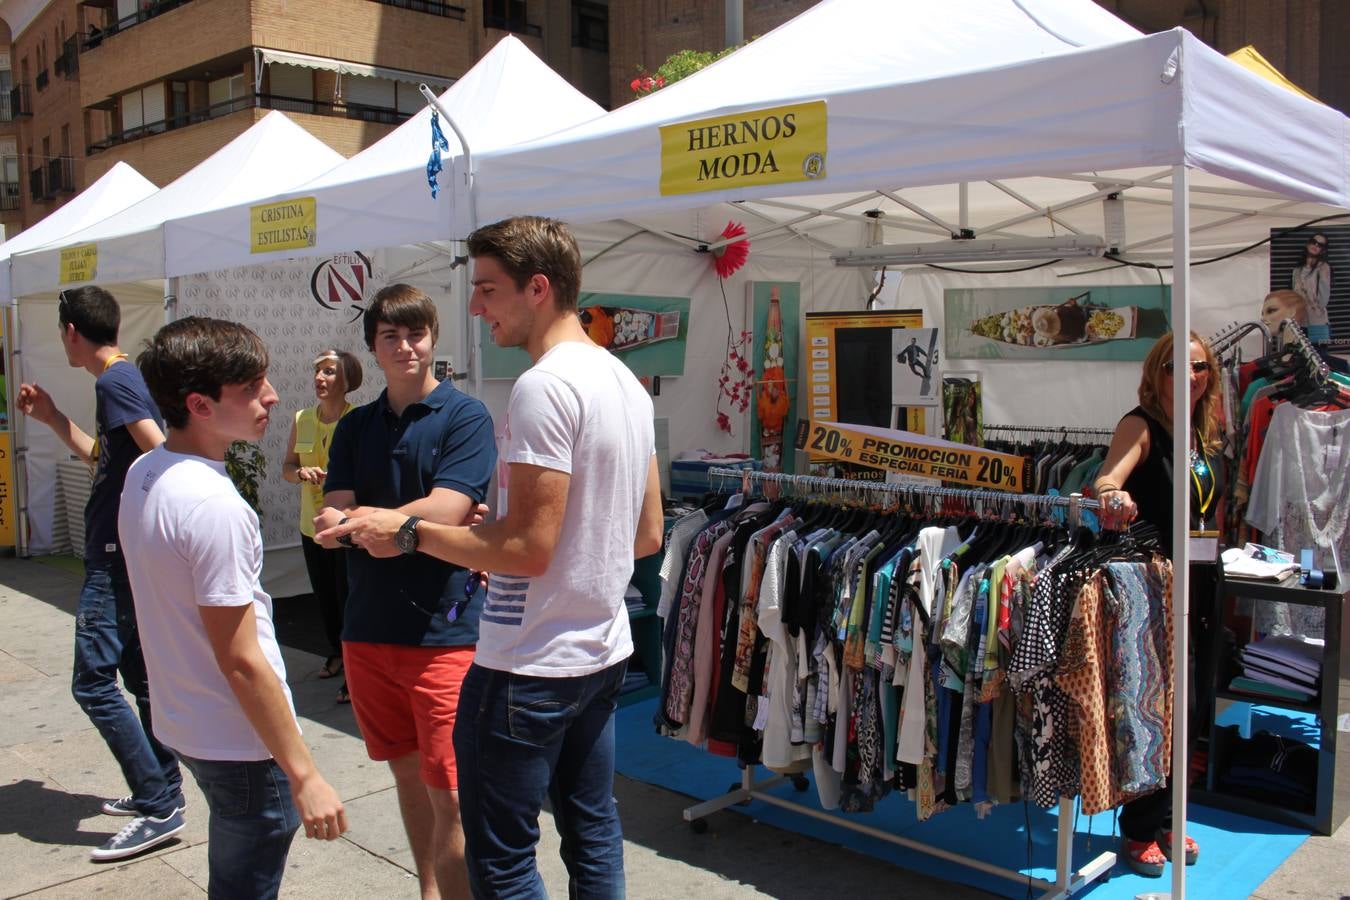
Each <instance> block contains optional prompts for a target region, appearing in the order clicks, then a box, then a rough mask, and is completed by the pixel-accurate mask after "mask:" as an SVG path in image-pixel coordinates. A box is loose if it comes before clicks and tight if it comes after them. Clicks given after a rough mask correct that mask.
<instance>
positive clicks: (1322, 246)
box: [1308, 238, 1327, 250]
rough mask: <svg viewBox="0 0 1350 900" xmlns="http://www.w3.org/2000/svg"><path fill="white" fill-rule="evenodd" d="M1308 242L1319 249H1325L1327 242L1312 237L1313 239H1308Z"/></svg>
mask: <svg viewBox="0 0 1350 900" xmlns="http://www.w3.org/2000/svg"><path fill="white" fill-rule="evenodd" d="M1308 243H1309V244H1311V245H1313V246H1314V247H1318V248H1320V249H1322V250H1325V249H1327V242H1326V241H1319V240H1317V239H1316V238H1314V239H1313V240H1311V241H1308Z"/></svg>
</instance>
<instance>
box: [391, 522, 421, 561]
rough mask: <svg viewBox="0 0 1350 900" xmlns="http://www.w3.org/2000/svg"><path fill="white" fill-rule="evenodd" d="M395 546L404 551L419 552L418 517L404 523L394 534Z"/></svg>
mask: <svg viewBox="0 0 1350 900" xmlns="http://www.w3.org/2000/svg"><path fill="white" fill-rule="evenodd" d="M394 546H396V547H398V549H399V550H400V551H402V552H403V553H415V552H417V519H416V518H412V519H409V520H408V521H407V522H404V523H403V527H402V528H400V529H399V530H398V533H397V534H395V535H394Z"/></svg>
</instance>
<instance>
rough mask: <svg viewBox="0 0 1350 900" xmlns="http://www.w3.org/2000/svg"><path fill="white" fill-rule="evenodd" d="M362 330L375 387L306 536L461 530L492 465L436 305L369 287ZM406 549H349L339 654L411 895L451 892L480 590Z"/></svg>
mask: <svg viewBox="0 0 1350 900" xmlns="http://www.w3.org/2000/svg"><path fill="white" fill-rule="evenodd" d="M364 324H365V337H366V346H368V347H369V348H370V349H371V351H372V352H373V353H374V354H375V359H376V361H377V362H378V363H379V366H380V369H381V370H382V371H383V372H384V376H385V381H386V383H387V387H386V389H385V391H384V392H383V393H382V394H381V395H380V396H379V398H378V399H376V400H375V401H374V402H373V403H368V404H366V405H365V406H362V407H360V408H359V409H355V410H353V411H352V412H350V413H348V414H347V416H346V417H345V418H343V420H342V421H341V422H339V423H338V426H337V429H336V431H335V432H334V433H333V447H332V450H331V451H330V454H329V458H328V476H327V479H326V480H325V482H324V503H325V508H324V509H323V510H322V511H321V512H320V513H319V515H318V516H316V517H315V520H314V524H315V530H316V531H322V530H324V529H326V528H330V527H332V526H334V525H336V524H338V523H339V522H341V521H345V520H346V517H349V516H361V515H365V514H368V513H369V512H371V511H373V510H375V509H388V510H398V511H399V512H401V513H403V514H404V518H408V517H411V518H408V521H410V522H411V523H412V525H411V527H410V528H409V529H408V531H409V533H410V535H412V536H414V537H415V535H416V528H417V523H418V522H419V521H421V520H422V519H425V520H427V521H429V522H439V523H445V524H456V525H457V524H460V523H462V522H464V521H465V520H466V519H469V518H470V517H471V516H472V514H473V512H474V510H475V507H476V506H477V504H478V503H479V502H481V501H482V500H483V497H484V494H485V493H486V491H487V485H488V481H489V480H490V479H491V477H492V471H493V468H494V466H495V465H496V461H497V451H496V446H495V440H494V436H493V431H492V419H491V417H490V416H489V415H488V412H487V408H486V407H484V406H483V404H482V403H481V402H479V401H478V400H476V399H474V398H472V397H469V396H467V395H466V394H463V393H460V392H459V391H458V390H456V389H455V388H454V386H453V385H452V384H451V383H450V382H449V381H448V380H447V381H444V382H438V381H437V380H436V378H435V375H434V373H433V369H432V354H433V352H434V349H435V346H436V336H437V321H436V307H435V306H434V305H433V304H432V302H431V298H429V297H428V296H427V295H426V294H425V293H423V292H422V291H420V290H418V289H417V288H414V287H411V286H409V285H406V284H394V285H390V286H388V287H386V288H384V289H382V290H381V291H380V292H379V293H378V294H377V295H376V297H375V301H374V302H373V303H372V304H371V306H370V308H369V309H368V310H366V313H365V320H364ZM323 546H327V547H335V546H338V544H337V543H336V542H334V541H332V540H329V541H326V542H323ZM345 546H348V547H351V546H352V545H351V543H350V542H346V543H345ZM415 549H416V548H415V547H413V549H412V550H411V551H408V552H407V553H400V552H398V551H397V550H394V551H391V552H388V553H375V554H373V553H369V552H367V551H366V550H364V549H361V548H353V549H351V551H350V552H348V554H347V574H348V595H347V611H346V621H345V623H344V625H343V629H342V641H343V656H344V663H345V667H346V672H347V684H348V686H349V688H350V689H351V697H352V707H353V709H354V711H355V712H356V719H357V723H358V724H359V725H360V727H361V734H362V736H363V737H364V738H365V741H366V750H367V752H368V753H369V754H370V757H371V759H377V760H385V761H387V762H388V763H389V767H390V769H392V770H393V773H394V780H395V782H396V784H397V787H398V798H399V809H400V811H401V812H402V814H403V824H404V827H405V828H406V829H407V832H408V843H409V844H410V845H411V847H412V852H413V858H414V860H415V861H416V864H417V874H418V879H419V881H420V882H421V887H422V896H423V897H424V898H432V897H436V896H437V895H438V891H439V895H440V896H442V897H452V896H453V897H463V896H466V895H467V894H468V883H467V874H466V870H465V867H464V835H463V831H462V829H461V827H460V820H459V781H458V776H457V774H456V769H455V752H454V743H453V733H454V724H455V713H456V710H457V708H458V705H459V689H460V682H461V681H463V679H464V675H465V673H466V672H467V671H468V669H469V664H470V663H471V662H473V655H474V645H475V644H476V643H477V642H478V617H479V612H480V611H481V609H482V603H483V600H482V591H481V589H479V586H478V576H477V575H476V574H474V573H471V572H469V571H468V570H467V569H465V568H463V567H462V566H456V565H451V564H450V563H446V562H442V561H441V560H438V559H434V558H432V557H429V556H426V555H422V554H417V553H416V552H414V551H415Z"/></svg>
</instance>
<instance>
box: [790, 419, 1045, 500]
mask: <svg viewBox="0 0 1350 900" xmlns="http://www.w3.org/2000/svg"><path fill="white" fill-rule="evenodd" d="M797 449H798V450H808V451H810V452H811V453H812V454H818V455H821V456H828V457H829V458H830V459H838V460H842V461H844V462H851V463H857V464H859V465H864V466H870V467H872V468H874V469H884V470H886V471H888V472H899V473H901V474H904V475H913V476H917V477H920V478H938V479H941V480H942V481H954V482H956V483H957V484H968V485H971V486H972V487H979V488H991V489H993V490H999V491H1017V492H1020V491H1021V490H1022V487H1023V482H1022V468H1023V466H1024V465H1025V464H1026V460H1024V459H1023V458H1022V457H1020V456H1014V455H1012V454H1011V453H994V452H993V451H990V450H982V449H980V448H979V447H969V446H967V445H965V444H956V443H953V442H951V441H942V440H938V439H937V438H931V437H928V436H927V435H923V434H911V433H909V432H907V431H893V430H891V429H889V428H873V427H870V426H867V425H840V424H839V423H837V422H801V423H799V424H798V426H797Z"/></svg>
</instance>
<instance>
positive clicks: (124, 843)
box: [89, 809, 187, 862]
mask: <svg viewBox="0 0 1350 900" xmlns="http://www.w3.org/2000/svg"><path fill="white" fill-rule="evenodd" d="M186 824H187V823H186V822H185V821H184V820H183V811H182V810H181V809H175V810H174V811H173V812H172V813H171V814H169V815H167V816H165V817H164V818H162V819H156V818H154V817H153V816H137V817H136V818H134V819H132V820H131V821H130V822H128V823H127V824H126V825H125V826H124V827H123V828H122V830H121V831H119V832H117V834H115V835H113V836H112V837H110V838H108V841H107V843H105V844H104V845H103V846H102V847H95V848H94V849H93V850H92V851H90V853H89V858H90V859H92V860H93V861H94V862H107V861H109V860H114V859H125V858H126V857H128V856H135V855H136V854H137V853H142V852H144V851H146V850H149V849H150V848H151V847H158V846H159V845H160V844H162V843H164V842H165V841H167V840H169V839H170V838H172V837H173V836H174V835H175V834H177V833H178V832H180V831H182V830H183V827H184V826H185V825H186Z"/></svg>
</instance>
